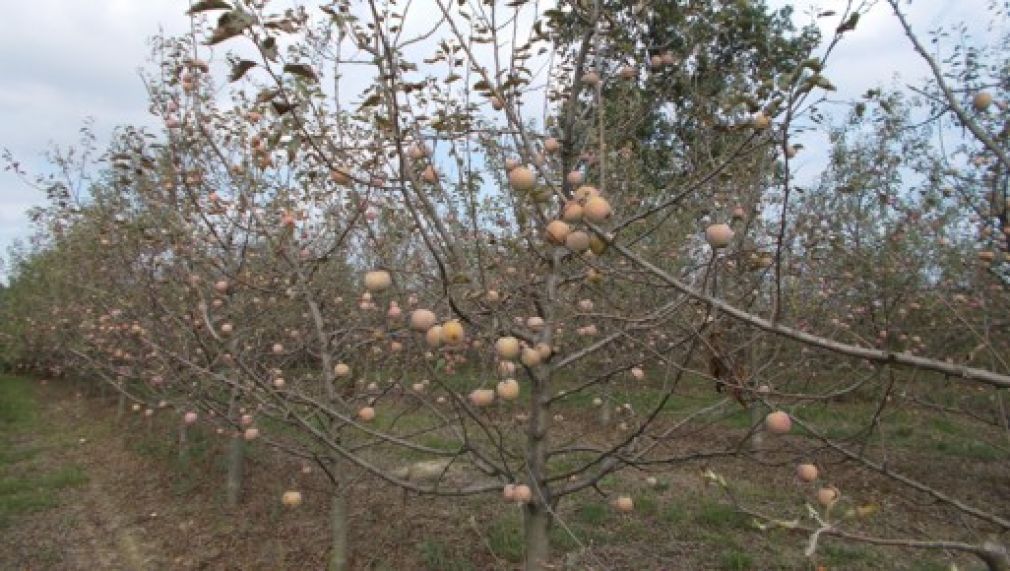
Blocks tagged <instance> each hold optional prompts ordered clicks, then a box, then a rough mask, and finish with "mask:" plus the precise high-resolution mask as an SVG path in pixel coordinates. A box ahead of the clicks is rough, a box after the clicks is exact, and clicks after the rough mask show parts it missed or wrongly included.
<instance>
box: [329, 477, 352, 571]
mask: <svg viewBox="0 0 1010 571" xmlns="http://www.w3.org/2000/svg"><path fill="white" fill-rule="evenodd" d="M326 569H327V571H346V569H347V498H346V497H345V495H344V491H343V490H337V491H335V492H334V493H333V495H332V496H331V497H330V559H329V563H328V565H327V567H326Z"/></svg>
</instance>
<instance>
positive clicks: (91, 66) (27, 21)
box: [0, 0, 188, 255]
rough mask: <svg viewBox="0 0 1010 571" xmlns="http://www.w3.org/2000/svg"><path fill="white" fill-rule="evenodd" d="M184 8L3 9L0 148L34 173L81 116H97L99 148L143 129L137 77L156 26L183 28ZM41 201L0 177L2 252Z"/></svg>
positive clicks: (24, 5)
mask: <svg viewBox="0 0 1010 571" xmlns="http://www.w3.org/2000/svg"><path fill="white" fill-rule="evenodd" d="M185 9H186V4H185V3H184V2H180V1H178V0H142V1H138V0H103V1H102V2H73V1H67V0H33V1H32V2H14V3H9V5H8V6H5V7H4V15H3V18H0V53H3V54H4V57H3V58H2V59H0V117H2V118H3V120H2V121H0V146H2V147H5V148H7V149H10V150H11V151H12V152H13V153H14V155H15V156H16V158H17V159H19V160H20V161H21V162H22V164H23V166H24V167H26V168H27V169H28V170H29V171H40V170H43V169H44V168H45V166H46V165H45V162H44V160H43V158H42V154H43V152H44V151H45V150H46V149H47V147H49V146H50V144H52V143H56V144H59V145H61V146H66V145H70V144H74V143H75V142H76V141H77V139H78V130H79V129H80V128H81V126H82V125H83V123H84V120H85V118H86V117H89V116H90V117H94V119H95V130H96V133H97V134H98V135H99V144H103V143H104V142H105V140H107V136H108V133H109V132H110V131H111V130H112V128H113V127H115V126H116V125H120V124H126V123H147V122H150V120H151V119H150V116H149V115H147V105H146V104H145V101H146V96H145V93H144V87H143V84H142V83H141V81H140V78H139V76H138V75H137V70H138V69H139V68H140V67H141V66H142V65H143V64H144V62H145V59H146V57H147V54H148V48H147V43H146V42H147V38H148V37H149V36H151V35H153V34H155V33H157V32H158V31H159V26H161V27H163V29H164V30H165V31H166V32H168V33H178V32H181V31H183V30H184V29H185V27H186V26H188V20H187V18H186V17H185V15H184V12H185ZM40 199H41V196H39V195H38V194H37V193H36V192H35V191H34V190H32V189H30V188H27V187H26V186H25V185H24V184H23V183H22V182H21V181H20V180H19V179H18V178H17V177H15V176H14V175H13V174H11V173H0V255H3V254H4V253H5V252H6V250H7V247H8V246H9V245H10V244H11V243H12V242H13V240H14V239H15V238H26V237H27V235H28V230H29V225H28V222H27V220H26V217H25V215H24V213H25V211H26V210H27V209H28V208H30V207H31V206H32V205H34V204H37V203H39V202H40Z"/></svg>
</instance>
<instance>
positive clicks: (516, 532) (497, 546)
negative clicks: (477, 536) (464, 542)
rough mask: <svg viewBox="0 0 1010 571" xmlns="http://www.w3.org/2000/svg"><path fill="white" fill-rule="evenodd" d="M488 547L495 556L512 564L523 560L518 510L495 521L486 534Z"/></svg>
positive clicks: (511, 511) (509, 512) (520, 522)
mask: <svg viewBox="0 0 1010 571" xmlns="http://www.w3.org/2000/svg"><path fill="white" fill-rule="evenodd" d="M487 541H488V546H489V547H490V548H491V551H493V552H494V554H495V555H497V556H498V557H501V558H502V559H505V560H506V561H509V562H512V563H519V562H521V561H522V560H523V533H522V521H521V518H520V517H519V513H518V510H509V511H508V512H507V513H506V514H505V515H504V516H503V517H501V518H499V519H497V520H495V521H494V522H493V523H492V524H491V526H490V528H489V529H488V534H487Z"/></svg>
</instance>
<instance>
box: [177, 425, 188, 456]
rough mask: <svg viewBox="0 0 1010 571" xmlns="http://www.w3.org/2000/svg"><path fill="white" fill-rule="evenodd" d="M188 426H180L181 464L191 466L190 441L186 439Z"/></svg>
mask: <svg viewBox="0 0 1010 571" xmlns="http://www.w3.org/2000/svg"><path fill="white" fill-rule="evenodd" d="M186 436H187V434H186V425H185V424H180V425H179V464H181V465H183V466H185V465H186V464H189V439H188V438H187V437H186Z"/></svg>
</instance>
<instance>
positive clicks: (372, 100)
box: [358, 93, 382, 109]
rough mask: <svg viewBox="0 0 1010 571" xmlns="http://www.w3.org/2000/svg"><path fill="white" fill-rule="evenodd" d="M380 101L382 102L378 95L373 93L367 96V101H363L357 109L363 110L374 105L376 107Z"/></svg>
mask: <svg viewBox="0 0 1010 571" xmlns="http://www.w3.org/2000/svg"><path fill="white" fill-rule="evenodd" d="M381 100H382V98H381V97H380V96H379V94H378V93H373V94H371V95H369V96H368V98H367V99H365V100H364V101H362V102H361V105H360V106H359V107H358V108H359V109H364V108H365V107H374V106H375V105H378V104H379V101H381Z"/></svg>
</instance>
